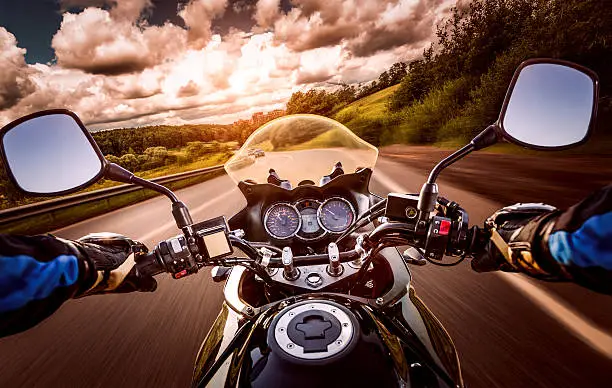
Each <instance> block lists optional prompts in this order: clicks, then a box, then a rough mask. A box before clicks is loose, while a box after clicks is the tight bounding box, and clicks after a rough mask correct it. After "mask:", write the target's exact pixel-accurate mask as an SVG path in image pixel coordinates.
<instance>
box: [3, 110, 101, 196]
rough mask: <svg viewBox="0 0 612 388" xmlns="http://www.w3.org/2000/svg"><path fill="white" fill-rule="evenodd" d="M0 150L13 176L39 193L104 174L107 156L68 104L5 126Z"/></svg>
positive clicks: (65, 189) (72, 187)
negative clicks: (65, 107) (66, 108)
mask: <svg viewBox="0 0 612 388" xmlns="http://www.w3.org/2000/svg"><path fill="white" fill-rule="evenodd" d="M0 144H1V147H0V151H1V154H2V159H3V162H4V165H5V166H6V168H7V170H8V172H9V176H10V178H11V179H12V180H13V183H15V184H16V185H17V186H18V187H19V188H20V189H21V190H23V191H25V192H26V193H29V194H34V195H43V196H48V195H62V194H68V193H72V192H75V191H78V190H80V189H82V188H84V187H86V186H88V185H90V184H92V183H94V182H95V181H97V180H98V179H100V177H102V175H103V173H104V169H105V166H106V161H105V159H104V156H103V155H102V152H101V151H100V149H99V148H98V146H97V144H96V143H95V141H94V140H93V138H92V137H91V135H90V134H89V132H88V131H87V129H86V128H85V126H84V125H83V123H82V122H81V120H80V119H79V118H78V117H77V116H76V115H75V114H74V113H72V112H70V111H67V110H49V111H43V112H37V113H35V114H32V115H29V116H25V117H23V118H21V119H19V120H17V121H14V122H12V123H10V124H8V125H7V126H6V127H4V128H2V130H0Z"/></svg>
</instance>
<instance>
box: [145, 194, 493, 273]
mask: <svg viewBox="0 0 612 388" xmlns="http://www.w3.org/2000/svg"><path fill="white" fill-rule="evenodd" d="M437 210H438V212H437V214H436V215H435V216H433V217H432V218H431V219H430V221H429V222H427V223H422V224H421V223H419V224H416V223H407V222H397V221H394V222H384V223H382V224H380V225H379V226H378V227H376V228H375V229H374V230H373V231H372V232H370V233H369V234H367V235H363V237H362V240H361V242H360V245H359V246H356V249H353V250H350V251H345V252H341V253H340V255H339V259H340V262H343V263H346V262H350V261H353V260H355V259H358V258H359V257H360V255H361V254H363V253H364V252H375V251H376V249H378V248H380V247H382V246H393V245H394V246H401V245H410V246H413V247H416V248H420V249H422V250H423V251H424V255H425V257H426V258H427V259H428V260H431V259H433V260H436V261H439V260H442V257H443V255H451V256H462V257H464V256H467V255H472V254H473V253H475V252H478V251H480V250H481V249H482V247H483V246H484V244H486V242H487V241H488V233H487V231H486V230H484V229H480V228H478V227H476V226H474V227H472V228H471V229H468V216H467V213H466V212H465V211H464V210H463V209H462V208H461V207H459V205H458V204H456V203H454V202H451V201H448V200H445V199H444V198H440V199H439V202H438V207H437ZM176 239H177V241H173V242H172V244H170V243H169V242H171V240H167V241H165V242H162V243H160V244H159V245H158V246H157V247H156V248H155V249H154V250H153V251H151V252H149V253H147V254H142V255H140V256H139V257H137V259H136V268H137V270H138V271H139V272H140V273H141V274H143V275H145V276H155V275H157V274H160V273H162V272H168V273H171V274H172V275H173V277H174V278H175V279H178V278H181V277H183V276H185V275H188V274H191V273H195V272H197V271H198V268H200V267H202V266H204V265H208V264H214V265H235V264H245V265H247V266H250V267H253V266H255V267H259V268H263V267H264V266H261V265H260V264H261V261H262V258H263V253H262V251H261V250H260V249H259V248H264V247H265V248H269V249H270V250H272V251H274V253H275V254H276V255H277V256H276V257H271V258H270V259H269V262H268V263H265V266H267V267H271V268H279V267H283V263H282V261H281V258H280V257H278V254H279V250H278V248H276V247H272V246H270V247H268V246H267V245H266V244H262V243H249V242H247V241H245V240H243V239H241V238H238V237H236V236H234V235H231V234H230V236H229V239H228V242H229V243H231V245H232V246H234V247H236V248H239V249H240V250H241V251H243V252H244V253H245V254H246V256H247V258H240V257H231V258H221V259H218V260H213V261H211V262H208V261H206V260H203V259H202V256H201V255H199V254H196V253H197V251H195V252H196V253H194V254H193V255H192V254H191V253H190V249H192V247H190V246H189V244H188V241H186V239H185V238H184V237H181V236H178V237H177V238H176ZM170 245H172V247H174V248H173V249H178V251H177V250H171V249H170V248H169V246H170ZM192 252H194V251H193V250H192ZM193 257H195V261H194V260H193ZM328 262H329V255H328V254H315V255H308V256H294V257H293V265H294V266H309V265H320V264H326V263H328ZM189 263H191V264H189ZM189 265H191V267H190V266H189Z"/></svg>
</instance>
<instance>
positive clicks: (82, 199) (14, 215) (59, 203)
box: [0, 165, 223, 225]
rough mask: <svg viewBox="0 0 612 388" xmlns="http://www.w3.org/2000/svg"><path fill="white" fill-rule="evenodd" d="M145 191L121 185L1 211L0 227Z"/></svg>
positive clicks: (165, 180)
mask: <svg viewBox="0 0 612 388" xmlns="http://www.w3.org/2000/svg"><path fill="white" fill-rule="evenodd" d="M221 170H223V166H222V165H220V166H213V167H206V168H201V169H198V170H193V171H187V172H181V173H178V174H173V175H168V176H163V177H159V178H154V179H151V181H153V182H155V183H159V184H161V185H166V184H169V183H173V182H178V181H181V180H184V179H189V178H193V177H197V176H200V175H204V174H210V173H213V172H218V171H221ZM138 190H143V188H142V187H140V186H136V185H131V184H127V185H120V186H114V187H109V188H106V189H100V190H96V191H90V192H87V193H81V194H76V195H71V196H68V197H62V198H56V199H51V200H48V201H42V202H36V203H32V204H29V205H24V206H19V207H15V208H11V209H6V210H2V211H0V225H5V224H9V223H14V222H18V221H21V220H24V219H26V218H30V217H33V216H37V215H40V214H44V213H47V212H52V211H57V210H62V209H67V208H70V207H72V206H76V205H82V204H86V203H90V202H95V201H100V200H104V199H108V198H111V197H114V196H117V195H122V194H127V193H131V192H134V191H138Z"/></svg>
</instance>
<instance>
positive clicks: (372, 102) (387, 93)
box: [332, 85, 400, 145]
mask: <svg viewBox="0 0 612 388" xmlns="http://www.w3.org/2000/svg"><path fill="white" fill-rule="evenodd" d="M399 86H400V85H394V86H391V87H388V88H386V89H383V90H381V91H379V92H376V93H374V94H372V95H369V96H367V97H364V98H362V99H360V100H357V101H354V102H352V103H350V104H349V105H347V106H345V107H344V108H342V109H341V110H339V111H338V112H337V113H336V114H334V115H333V116H332V118H333V119H335V120H338V121H339V122H341V123H342V124H344V125H346V126H347V127H348V128H349V129H350V130H352V131H353V132H355V133H356V134H357V135H359V136H360V137H361V138H363V139H364V140H366V141H367V142H369V143H372V144H375V145H379V144H380V135H381V133H382V130H383V128H384V127H385V126H387V124H389V110H388V108H387V102H388V100H389V97H391V95H392V94H393V92H394V91H395V90H396V89H397V88H398V87H399Z"/></svg>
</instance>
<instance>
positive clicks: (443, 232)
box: [440, 220, 451, 236]
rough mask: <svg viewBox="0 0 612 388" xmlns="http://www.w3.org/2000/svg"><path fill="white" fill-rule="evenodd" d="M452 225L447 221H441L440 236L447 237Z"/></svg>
mask: <svg viewBox="0 0 612 388" xmlns="http://www.w3.org/2000/svg"><path fill="white" fill-rule="evenodd" d="M450 228H451V223H450V221H447V220H442V221H440V234H441V235H443V236H446V235H447V234H448V233H449V232H450Z"/></svg>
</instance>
